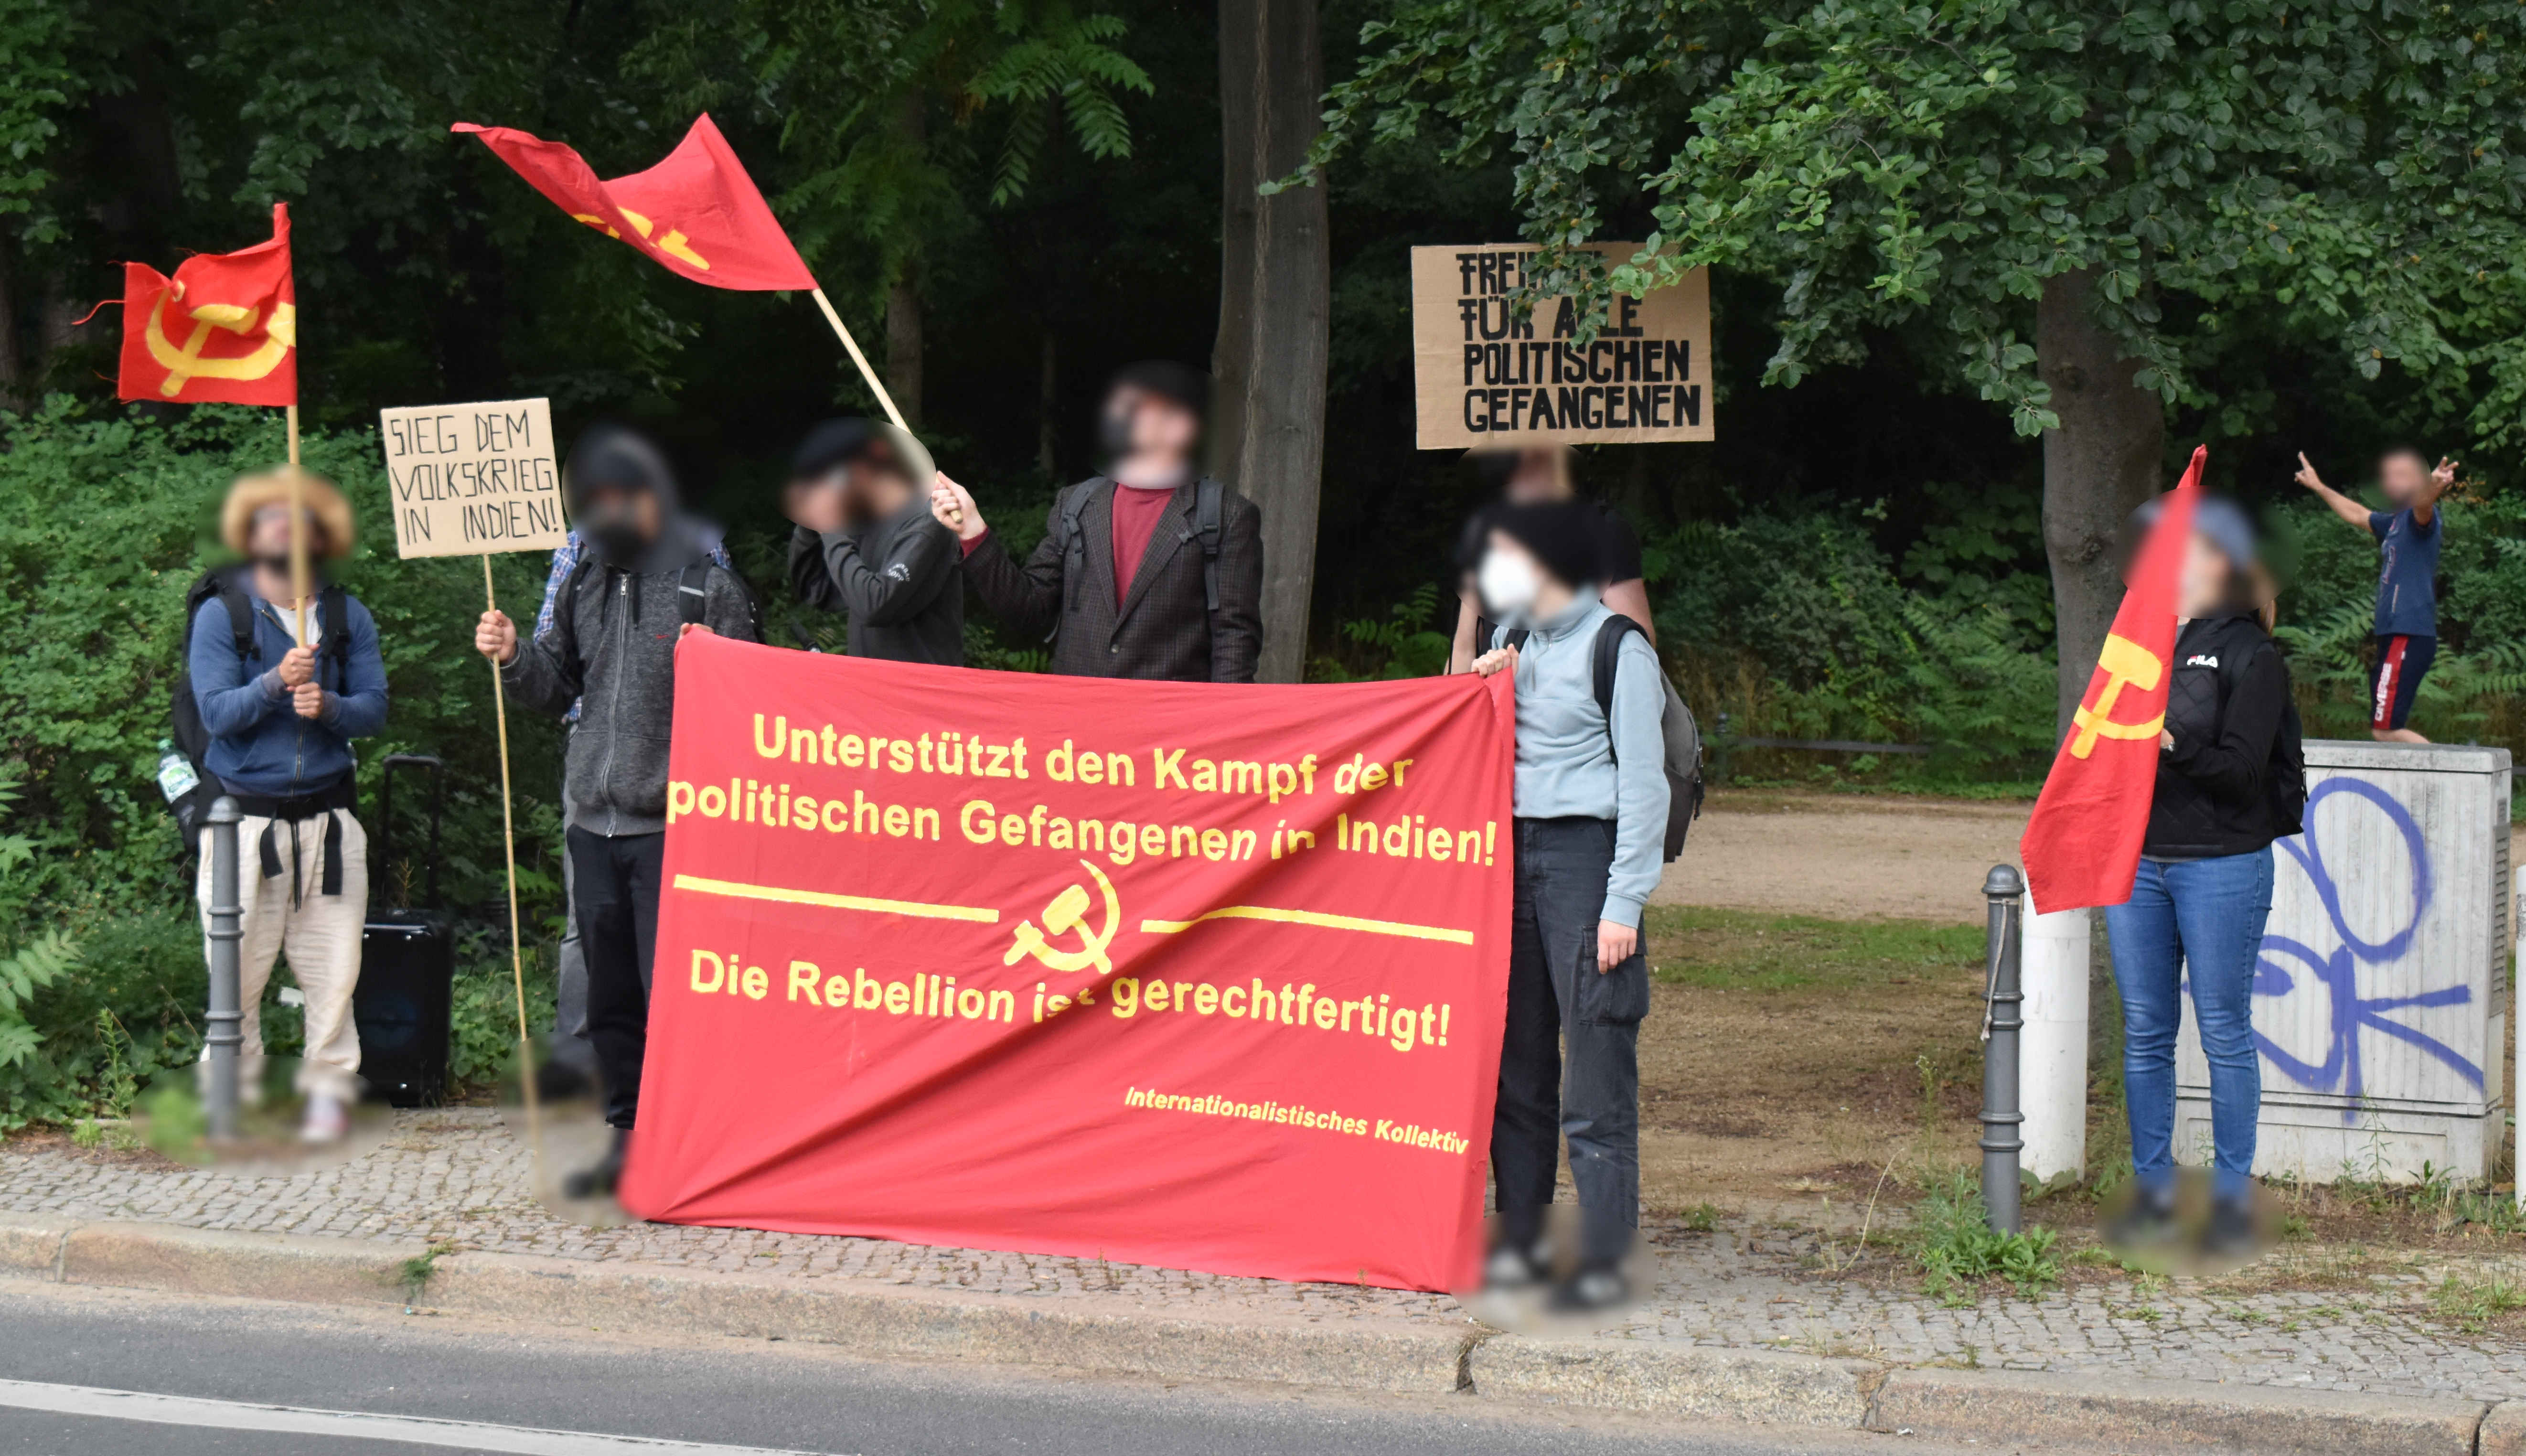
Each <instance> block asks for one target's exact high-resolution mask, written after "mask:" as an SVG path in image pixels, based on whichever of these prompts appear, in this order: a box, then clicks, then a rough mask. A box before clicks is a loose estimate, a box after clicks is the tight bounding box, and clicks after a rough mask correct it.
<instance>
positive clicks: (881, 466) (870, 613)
mask: <svg viewBox="0 0 2526 1456" xmlns="http://www.w3.org/2000/svg"><path fill="white" fill-rule="evenodd" d="M937 476H938V471H937V468H936V467H935V466H933V465H932V464H931V463H930V452H929V451H928V450H926V449H923V448H922V445H921V442H920V441H919V440H916V439H914V438H913V437H912V436H911V434H910V433H908V432H906V431H904V430H900V429H897V428H895V427H893V426H891V425H885V424H883V423H880V422H878V421H874V420H860V419H850V420H828V421H826V422H825V423H824V424H822V425H819V426H817V427H815V428H814V429H811V430H809V431H808V432H807V438H806V439H805V440H803V441H801V442H800V443H799V446H798V454H797V456H796V458H795V459H794V460H793V461H792V462H791V463H790V467H789V485H788V488H787V490H786V491H785V492H784V493H783V501H782V505H783V510H784V511H786V512H787V514H788V517H789V519H790V521H791V522H793V523H795V524H796V526H797V530H796V532H795V533H794V534H792V535H791V536H790V538H789V584H790V586H791V587H792V588H793V589H794V590H796V592H797V593H798V599H799V600H800V601H803V602H806V603H807V604H808V605H810V606H816V607H822V608H824V609H825V610H826V611H829V612H843V613H847V614H848V615H849V617H850V635H849V638H848V642H849V649H850V654H851V656H853V657H876V658H884V660H886V661H888V662H926V663H936V664H938V665H940V666H943V667H951V668H961V667H963V666H964V665H965V588H964V585H963V583H962V582H960V581H959V580H958V579H957V577H956V567H957V563H958V561H959V560H960V559H961V557H962V555H963V553H962V552H960V551H959V550H958V549H957V545H956V533H955V532H954V531H952V530H949V529H948V528H947V527H945V526H944V525H943V524H941V523H940V522H939V521H938V520H937V519H936V518H935V517H934V516H933V515H932V514H931V509H930V489H931V485H932V482H933V481H935V479H936V478H937Z"/></svg>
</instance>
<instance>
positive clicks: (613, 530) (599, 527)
mask: <svg viewBox="0 0 2526 1456" xmlns="http://www.w3.org/2000/svg"><path fill="white" fill-rule="evenodd" d="M562 491H563V494H564V496H565V497H566V498H567V499H568V500H569V502H570V510H571V516H572V518H573V519H574V520H575V521H576V522H577V523H578V525H579V527H580V529H581V532H583V533H584V535H585V537H586V540H587V547H588V550H587V555H586V558H585V559H584V560H582V561H581V564H580V565H579V566H578V567H577V568H576V569H575V570H574V571H573V572H572V574H571V577H570V579H569V580H568V581H565V582H564V583H563V584H562V587H561V591H560V594H559V597H558V599H557V600H556V601H555V602H554V605H553V631H552V633H551V634H550V635H548V636H540V637H537V638H535V639H534V640H532V641H530V642H527V643H525V644H523V645H522V644H521V643H520V642H519V640H518V629H517V628H516V627H515V626H514V625H513V624H512V623H511V622H510V621H509V619H508V617H507V616H506V615H505V614H503V613H501V612H499V611H497V610H493V611H489V612H485V613H483V614H482V617H481V620H480V623H479V624H478V625H477V626H476V628H475V631H474V645H475V648H476V650H478V651H480V652H481V653H482V654H483V655H484V656H486V657H489V658H490V659H491V660H492V661H493V662H496V663H498V664H499V665H500V680H501V681H502V682H503V683H504V684H506V686H507V688H508V691H509V693H510V695H511V696H512V697H513V698H514V699H515V700H516V701H518V702H520V703H522V704H524V705H526V706H527V707H529V708H532V709H536V710H539V711H541V712H545V713H549V714H551V715H552V716H554V717H555V718H559V717H561V716H562V715H563V714H565V713H567V712H569V711H570V707H571V704H572V703H574V702H577V703H579V704H580V715H579V728H578V729H577V730H576V731H574V732H573V733H572V734H571V736H570V750H569V753H568V756H567V760H566V763H565V772H564V778H563V787H562V792H563V796H564V797H565V798H566V799H567V800H568V808H569V816H568V822H569V825H570V828H569V829H568V830H567V831H566V836H567V838H568V841H569V851H570V862H571V875H572V878H573V879H574V881H575V888H576V890H577V896H576V900H575V904H574V914H575V917H576V919H577V920H578V922H579V939H580V945H581V951H582V953H583V954H584V955H585V956H586V959H587V1030H588V1039H589V1040H590V1041H592V1042H593V1043H595V1047H596V1065H597V1073H598V1076H599V1077H600V1078H601V1079H602V1080H603V1081H604V1084H605V1120H606V1121H607V1122H608V1123H611V1124H612V1125H613V1126H614V1128H615V1130H616V1133H615V1142H614V1146H613V1148H612V1149H611V1150H610V1151H609V1152H608V1153H607V1154H606V1156H605V1157H604V1158H603V1159H602V1160H600V1161H599V1162H598V1163H597V1164H596V1165H595V1166H594V1167H591V1168H588V1169H585V1170H582V1171H581V1172H580V1173H577V1174H574V1175H572V1177H571V1178H570V1179H569V1180H567V1182H566V1183H565V1188H566V1190H567V1191H569V1192H571V1193H572V1194H574V1195H576V1196H586V1195H590V1194H598V1193H610V1192H612V1191H613V1188H614V1183H615V1180H616V1179H617V1178H619V1177H620V1176H621V1174H622V1171H623V1152H624V1148H625V1146H626V1144H627V1142H628V1134H629V1132H630V1131H631V1126H632V1123H633V1121H634V1119H635V1117H636V1115H637V1113H638V1110H639V1104H640V1063H641V1059H642V1056H643V1054H644V1052H645V1051H646V1049H647V1045H648V1028H649V962H650V958H651V956H652V955H653V954H654V953H655V951H656V948H657V933H658V891H659V872H660V867H661V866H662V865H663V864H664V862H665V856H666V828H667V738H668V732H669V730H670V728H671V727H672V726H673V724H674V721H675V712H676V643H677V641H678V639H679V638H681V637H682V635H683V634H684V633H685V632H687V631H697V630H708V631H715V632H718V633H719V634H720V635H722V636H727V637H735V638H737V639H738V640H740V641H747V642H750V641H753V640H755V637H756V628H755V612H754V599H753V596H752V594H751V593H750V592H749V591H748V590H747V589H746V585H745V582H744V581H743V580H742V579H741V578H739V577H737V576H736V574H735V573H733V572H732V571H730V570H729V569H728V568H726V567H723V566H720V565H718V564H717V563H715V562H713V561H712V560H711V559H710V555H709V549H708V546H707V543H706V541H705V538H704V535H703V532H702V529H701V527H700V526H699V524H698V523H696V522H695V521H693V519H692V518H690V517H688V516H686V515H685V514H684V513H683V511H682V507H681V506H680V505H679V504H678V500H677V494H676V479H675V473H674V471H673V470H671V469H670V468H669V466H668V464H667V460H666V457H665V456H663V455H661V454H660V453H659V452H658V448H657V447H656V446H655V445H653V444H651V443H650V442H649V441H648V440H647V439H645V438H643V437H641V436H640V435H638V434H636V433H634V432H633V431H631V430H629V429H624V428H621V427H614V426H598V427H594V428H592V429H589V430H588V431H586V432H585V433H583V434H581V436H580V437H579V440H578V442H577V443H576V444H574V445H573V447H572V449H571V452H570V459H569V461H568V462H567V463H566V464H565V465H564V466H563V468H562Z"/></svg>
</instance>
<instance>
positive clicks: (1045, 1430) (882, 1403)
mask: <svg viewBox="0 0 2526 1456" xmlns="http://www.w3.org/2000/svg"><path fill="white" fill-rule="evenodd" d="M453 1423H473V1424H470V1425H460V1424H453ZM686 1443H689V1444H686ZM1972 1449H1974V1450H1975V1451H1976V1453H1977V1456H1990V1453H1991V1452H1993V1451H1995V1450H1996V1449H1999V1448H1996V1447H1994V1446H1989V1445H1985V1446H1979V1447H1975V1448H1972ZM450 1450H458V1451H495V1452H522V1453H529V1456H704V1453H708V1456H760V1453H764V1452H784V1453H785V1452H813V1453H825V1456H845V1453H847V1456H965V1453H976V1456H982V1453H992V1456H999V1453H1025V1456H1038V1453H1041V1456H1051V1453H1068V1452H1079V1453H1093V1456H1141V1453H1147V1456H1161V1453H1163V1456H1181V1453H1187V1452H1193V1453H1199V1456H1246V1453H1258V1456H1259V1453H1275V1456H1279V1453H1334V1452H1373V1453H1376V1456H1418V1453H1425V1452H1426V1453H1430V1456H1440V1453H1445V1456H1490V1453H1498V1456H1545V1453H1552V1452H1563V1451H1585V1452H1609V1453H1633V1452H1639V1453H1650V1452H1657V1453H1678V1456H1686V1453H1689V1456H1790V1453H1807V1452H1812V1453H1817V1456H1880V1453H1891V1452H1903V1453H1906V1456H1954V1453H1951V1452H1950V1451H1949V1450H1948V1448H1945V1447H1937V1446H1932V1445H1930V1444H1928V1443H1926V1442H1922V1441H1918V1440H1912V1439H1907V1438H1903V1437H1896V1436H1870V1435H1862V1434H1858V1433H1854V1432H1841V1431H1828V1432H1790V1433H1787V1434H1778V1433H1773V1432H1771V1431H1765V1430H1763V1429H1760V1428H1754V1427H1747V1426H1730V1425H1718V1426H1681V1425H1678V1424H1677V1423H1674V1422H1671V1421H1652V1420H1649V1419H1645V1418H1641V1417H1629V1416H1606V1415H1595V1414H1586V1413H1560V1412H1550V1411H1534V1410H1526V1409H1517V1408H1502V1407H1499V1406H1493V1405H1490V1404H1487V1403H1485V1402H1482V1401H1480V1400H1479V1399H1477V1398H1475V1397H1471V1396H1426V1397H1425V1396H1356V1395H1336V1394H1317V1393H1304V1392H1293V1391H1291V1390H1288V1388H1286V1387H1277V1386H1269V1385H1240V1384H1232V1383H1224V1382H1223V1383H1203V1384H1191V1383H1174V1384H1168V1383H1161V1382H1158V1381H1132V1380H1121V1379H1111V1378H1099V1377H1087V1376H1071V1377H1062V1376H1052V1375H1044V1374H1038V1373H1031V1372H1017V1371H1008V1370H998V1369H991V1368H983V1367H975V1366H968V1365H949V1364H881V1363H874V1362H869V1361H862V1360H854V1359H850V1358H847V1357H845V1356H842V1355H840V1354H838V1353H836V1352H834V1351H833V1350H831V1349H826V1348H822V1347H818V1346H813V1345H804V1344H794V1343H783V1342H780V1341H771V1340H739V1339H730V1338H722V1337H718V1336H695V1337H692V1338H688V1339H683V1340H679V1341H676V1342H674V1343H672V1344H670V1343H667V1342H663V1341H657V1340H650V1339H632V1338H627V1337H622V1336H609V1335H606V1334H604V1333H602V1332H597V1331H589V1330H553V1329H546V1328H541V1327H534V1326H524V1325H516V1324H509V1323H505V1322H494V1321H469V1320H458V1319H453V1318H435V1317H430V1316H426V1315H424V1316H405V1315H402V1314H400V1313H398V1312H394V1311H391V1310H387V1309H379V1310H378V1311H375V1312H370V1311H340V1310H330V1309H313V1308H308V1307H302V1306H294V1305H280V1304H268V1303H262V1302H257V1301H248V1300H178V1299H173V1298H168V1297H165V1296H160V1295H153V1294H142V1293H136V1292H129V1291H121V1290H96V1289H76V1288H62V1287H60V1286H57V1285H43V1284H34V1283H19V1282H14V1281H0V1453H19V1452H25V1453H43V1456H123V1453H131V1456H141V1453H146V1456H192V1453H207V1452H238V1453H247V1452H251V1453H254V1456H407V1453H408V1456H446V1453H447V1452H449V1451H450Z"/></svg>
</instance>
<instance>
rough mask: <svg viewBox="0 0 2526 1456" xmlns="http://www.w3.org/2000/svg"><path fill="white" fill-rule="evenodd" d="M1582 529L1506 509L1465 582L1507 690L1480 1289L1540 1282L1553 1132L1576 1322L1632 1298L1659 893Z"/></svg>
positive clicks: (1623, 639)
mask: <svg viewBox="0 0 2526 1456" xmlns="http://www.w3.org/2000/svg"><path fill="white" fill-rule="evenodd" d="M1600 532H1601V527H1599V526H1598V525H1597V523H1595V522H1594V521H1592V520H1591V519H1589V515H1588V508H1587V507H1585V506H1581V505H1577V504H1575V503H1568V502H1559V503H1551V504H1535V505H1512V506H1508V507H1505V508H1503V509H1501V510H1500V511H1499V512H1498V513H1497V514H1495V515H1494V516H1493V517H1492V518H1491V522H1490V535H1489V538H1488V540H1487V542H1486V547H1485V551H1484V554H1483V559H1482V563H1481V566H1480V568H1479V569H1478V571H1477V574H1476V581H1477V584H1478V587H1479V589H1480V592H1481V595H1482V597H1483V602H1484V605H1485V606H1486V607H1487V608H1489V611H1490V617H1491V619H1492V620H1493V621H1495V622H1497V623H1499V624H1500V628H1499V630H1498V632H1497V634H1496V635H1495V636H1494V637H1493V639H1492V650H1491V651H1490V652H1488V653H1486V654H1484V655H1483V656H1482V657H1480V658H1478V659H1476V660H1475V662H1474V665H1473V667H1474V671H1475V672H1477V673H1481V674H1483V675H1484V676H1486V677H1489V676H1490V675H1491V674H1493V673H1498V672H1510V673H1514V674H1515V675H1516V677H1517V766H1516V782H1515V791H1514V797H1515V810H1516V826H1515V833H1514V838H1513V846H1514V851H1515V857H1514V864H1515V890H1514V908H1513V911H1512V915H1511V920H1510V925H1509V936H1510V939H1509V973H1508V1025H1507V1030H1506V1034H1505V1036H1504V1038H1503V1040H1502V1045H1501V1048H1500V1071H1499V1096H1498V1100H1497V1107H1496V1111H1495V1113H1494V1114H1493V1117H1492V1122H1491V1176H1492V1179H1493V1180H1494V1184H1495V1188H1496V1191H1497V1195H1498V1197H1497V1202H1498V1209H1499V1242H1498V1245H1497V1247H1496V1248H1494V1249H1493V1250H1492V1252H1491V1256H1490V1262H1489V1263H1488V1265H1487V1266H1486V1268H1485V1279H1486V1280H1487V1282H1489V1283H1490V1285H1491V1286H1493V1287H1494V1288H1515V1287H1518V1286H1522V1285H1533V1284H1537V1283H1540V1282H1541V1280H1544V1279H1545V1277H1546V1273H1547V1271H1548V1270H1549V1269H1550V1268H1551V1266H1552V1259H1551V1256H1550V1252H1549V1251H1548V1250H1546V1249H1545V1248H1544V1247H1543V1245H1542V1233H1543V1212H1544V1209H1545V1208H1546V1207H1547V1206H1549V1205H1550V1204H1551V1202H1552V1184H1553V1175H1554V1168H1555V1165H1556V1164H1557V1162H1558V1161H1559V1160H1558V1157H1557V1154H1558V1152H1559V1147H1558V1142H1559V1139H1560V1138H1561V1137H1562V1136H1567V1137H1568V1139H1569V1143H1570V1174H1571V1179H1572V1180H1573V1181H1574V1182H1575V1183H1576V1184H1577V1185H1578V1192H1579V1213H1580V1230H1581V1239H1580V1242H1581V1248H1580V1259H1579V1263H1578V1267H1577V1270H1576V1272H1575V1273H1574V1274H1573V1275H1572V1276H1571V1277H1570V1279H1569V1280H1567V1281H1566V1282H1565V1283H1563V1284H1562V1285H1561V1286H1560V1287H1559V1288H1557V1289H1555V1290H1554V1291H1553V1296H1552V1302H1553V1303H1554V1304H1555V1305H1556V1306H1558V1307H1560V1308H1564V1309H1574V1310H1601V1309H1606V1308H1610V1307H1613V1306H1615V1305H1619V1304H1621V1303H1623V1302H1624V1301H1625V1300H1627V1299H1628V1298H1629V1297H1630V1293H1631V1290H1630V1285H1629V1282H1628V1280H1627V1279H1626V1277H1625V1275H1624V1273H1623V1270H1622V1262H1623V1258H1624V1256H1625V1255H1626V1254H1627V1253H1629V1252H1630V1249H1631V1243H1632V1236H1633V1233H1634V1231H1635V1230H1638V1229H1639V1227H1640V1207H1641V1159H1640V1103H1641V1075H1640V1057H1639V1046H1640V1026H1641V1018H1642V1015H1644V1014H1645V1013H1646V1012H1647V1011H1648V1007H1649V975H1648V960H1647V957H1646V956H1645V955H1644V954H1643V953H1642V948H1641V929H1640V928H1641V911H1642V906H1643V905H1645V904H1646V903H1647V901H1648V897H1649V891H1651V890H1653V889H1655V888H1656V887H1657V882H1658V868H1659V861H1660V860H1661V858H1662V857H1663V856H1662V853H1661V851H1662V850H1663V848H1664V846H1665V834H1666V811H1667V782H1666V772H1665V756H1666V743H1665V738H1664V736H1663V735H1662V734H1661V732H1660V730H1659V726H1658V721H1659V717H1660V715H1661V714H1662V713H1663V712H1664V710H1665V706H1666V688H1665V685H1664V683H1663V682H1662V680H1661V676H1660V675H1661V672H1662V670H1661V669H1660V667H1659V666H1658V660H1657V654H1656V652H1655V651H1654V650H1653V649H1652V648H1651V647H1650V646H1649V642H1648V638H1647V637H1646V636H1645V635H1644V634H1643V633H1642V631H1641V630H1639V629H1638V624H1635V623H1633V622H1632V621H1631V619H1629V618H1626V617H1621V616H1618V615H1616V614H1615V613H1613V612H1611V611H1609V610H1607V609H1606V607H1605V604H1604V603H1603V602H1602V601H1601V600H1599V598H1598V596H1597V591H1596V587H1595V585H1594V584H1593V583H1594V582H1595V580H1596V578H1597V577H1598V576H1600V575H1601V568H1600V566H1599V563H1598V560H1597V554H1598V553H1597V546H1596V541H1597V539H1598V536H1599V534H1600ZM1608 631H1612V632H1615V633H1617V634H1618V635H1617V637H1616V638H1615V643H1614V645H1613V647H1612V648H1611V650H1612V651H1613V652H1614V653H1615V658H1614V674H1613V691H1612V694H1611V696H1612V703H1611V708H1610V711H1609V710H1608V709H1607V708H1603V707H1599V706H1598V704H1597V698H1596V688H1595V660H1596V653H1597V651H1598V646H1597V643H1598V638H1599V635H1600V634H1601V633H1604V632H1608ZM1565 1045H1566V1046H1567V1048H1568V1051H1567V1055H1568V1067H1567V1069H1566V1073H1567V1075H1566V1078H1565V1075H1564V1074H1565V1069H1564V1067H1563V1055H1564V1053H1563V1047H1564V1046H1565Z"/></svg>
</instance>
